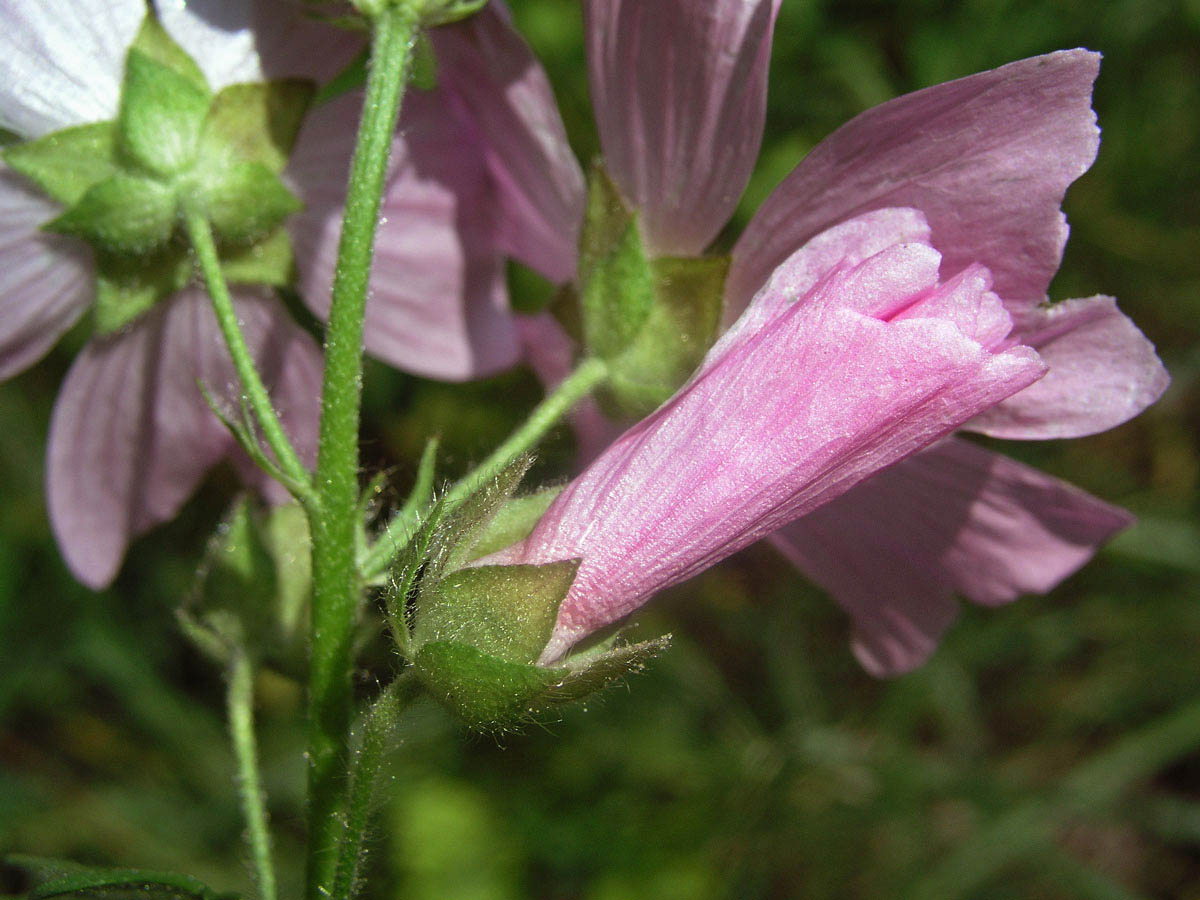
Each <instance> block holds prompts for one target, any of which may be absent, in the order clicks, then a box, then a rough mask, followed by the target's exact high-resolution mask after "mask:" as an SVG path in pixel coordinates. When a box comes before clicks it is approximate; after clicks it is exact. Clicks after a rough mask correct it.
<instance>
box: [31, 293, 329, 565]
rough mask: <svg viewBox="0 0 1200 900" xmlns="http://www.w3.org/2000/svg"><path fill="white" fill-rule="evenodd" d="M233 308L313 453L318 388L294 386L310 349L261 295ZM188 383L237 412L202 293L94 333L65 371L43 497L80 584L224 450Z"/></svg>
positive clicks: (302, 379) (175, 506)
mask: <svg viewBox="0 0 1200 900" xmlns="http://www.w3.org/2000/svg"><path fill="white" fill-rule="evenodd" d="M237 306H238V313H239V318H240V319H241V320H242V321H243V322H244V323H245V328H246V333H247V339H248V342H249V343H250V345H251V347H252V349H253V350H255V351H256V355H257V357H258V359H259V361H260V363H267V364H268V366H265V368H267V370H268V375H270V374H274V375H277V376H282V377H283V379H284V382H285V384H287V390H286V391H285V393H284V395H283V396H281V398H280V399H281V401H282V403H281V405H282V406H283V407H284V408H283V414H284V418H285V421H287V422H288V423H289V424H290V425H291V426H292V429H293V434H294V435H295V437H296V442H297V444H298V445H299V447H300V448H301V449H302V451H303V452H304V453H305V455H307V456H308V457H309V458H310V459H311V457H312V455H313V454H312V448H313V445H314V443H315V437H314V435H315V431H316V415H315V410H316V403H317V394H316V393H315V392H314V393H311V394H309V395H308V396H302V395H300V394H299V391H300V390H301V389H302V388H303V387H304V386H305V384H308V386H309V389H310V390H313V384H314V382H313V379H312V378H311V377H309V376H307V375H306V374H305V373H306V372H307V371H308V370H309V369H310V368H311V366H312V363H311V357H312V355H313V354H315V353H316V348H315V346H314V345H313V343H312V340H311V339H310V338H308V337H307V335H304V333H303V332H301V331H300V329H299V328H298V327H297V326H296V325H294V324H292V323H291V322H290V321H288V319H287V318H286V315H285V313H284V311H283V310H282V308H281V307H280V306H279V305H278V303H277V302H276V301H274V300H272V299H269V298H268V296H267V295H266V294H265V293H263V294H256V293H249V292H244V293H239V297H238V300H237ZM294 354H299V355H300V356H301V357H302V358H303V357H307V358H308V359H301V360H295V359H293V358H292V357H293V355H294ZM270 364H273V366H272V365H270ZM271 368H274V369H275V371H274V372H273V373H271V372H270V369H271ZM197 381H202V382H203V383H204V384H205V385H206V386H207V388H208V389H209V391H210V392H211V393H212V394H213V395H214V396H215V397H217V398H219V399H221V400H223V401H224V402H225V403H227V404H228V405H229V406H230V408H232V409H237V408H238V401H237V398H238V396H239V393H240V391H239V386H238V383H237V379H236V377H235V375H234V372H233V366H232V363H231V362H230V361H229V357H228V355H227V351H226V350H225V346H224V343H223V341H222V339H221V335H220V332H219V330H218V328H217V324H216V320H215V319H214V318H213V315H212V312H211V310H210V308H209V304H208V300H207V298H206V296H205V295H204V294H203V293H202V292H201V291H199V290H187V291H184V292H181V293H180V294H177V295H175V296H173V297H172V298H170V299H168V300H167V301H165V302H163V303H162V304H160V305H159V306H157V307H156V308H155V309H153V310H151V311H150V312H149V313H148V314H146V315H145V316H143V317H142V318H141V319H139V320H138V321H137V322H135V323H134V324H133V325H132V326H130V327H129V328H128V329H127V330H126V331H124V332H122V333H120V334H117V335H113V336H111V337H108V338H103V339H98V340H95V341H93V342H92V343H90V344H89V345H88V346H87V347H85V348H84V350H83V352H82V353H81V354H80V355H79V356H78V357H77V358H76V360H75V363H74V364H73V365H72V367H71V370H70V372H68V373H67V378H66V380H65V381H64V382H63V386H62V390H61V391H60V393H59V396H58V401H57V402H56V404H55V407H54V414H53V416H52V418H51V422H50V439H49V446H48V447H47V465H46V494H47V499H48V505H49V510H50V522H51V525H52V526H53V528H54V533H55V536H56V537H57V539H58V543H59V547H60V548H61V549H62V553H63V556H64V557H65V558H66V561H67V564H68V566H69V567H70V568H71V570H72V572H74V573H75V575H76V577H78V578H79V580H80V581H82V582H84V583H85V584H88V585H90V586H92V587H97V588H98V587H102V586H104V585H106V584H108V583H109V582H110V581H111V580H112V578H113V576H114V575H115V574H116V571H117V569H118V567H119V566H120V563H121V558H122V557H123V556H124V554H125V548H126V546H127V545H128V543H129V541H130V539H131V538H133V537H134V536H135V535H138V534H140V533H142V532H144V531H146V530H147V529H149V528H151V527H153V526H154V525H157V524H158V523H160V522H164V521H166V520H168V519H170V518H172V517H173V516H174V515H175V514H176V513H177V512H178V511H179V508H180V507H181V506H182V505H183V503H184V501H185V500H186V499H187V498H188V496H190V495H191V493H192V491H193V490H195V488H196V485H197V484H198V483H199V481H200V479H201V477H202V476H203V475H204V473H205V472H206V471H207V470H208V469H209V468H210V467H211V466H212V465H213V464H214V463H216V462H217V461H218V460H220V459H222V458H223V457H224V456H226V455H227V454H229V453H230V452H231V451H232V449H233V447H234V441H233V438H232V437H231V436H230V435H229V433H228V432H227V431H226V430H225V427H224V426H223V425H222V424H221V422H220V421H219V420H218V419H217V417H216V416H215V415H214V414H213V413H212V411H211V410H210V409H209V408H208V406H207V405H206V403H205V401H204V398H203V396H202V395H201V393H200V390H199V388H198V387H197Z"/></svg>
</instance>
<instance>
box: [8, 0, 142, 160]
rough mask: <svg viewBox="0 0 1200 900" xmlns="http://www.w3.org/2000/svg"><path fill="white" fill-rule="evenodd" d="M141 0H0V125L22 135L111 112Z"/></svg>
mask: <svg viewBox="0 0 1200 900" xmlns="http://www.w3.org/2000/svg"><path fill="white" fill-rule="evenodd" d="M145 15H146V5H145V3H144V2H143V0H5V2H4V3H3V4H2V5H0V125H2V126H3V127H5V128H9V129H11V130H12V131H15V132H16V133H17V134H19V135H21V136H22V137H26V138H35V137H41V136H42V135H44V134H47V133H49V132H51V131H58V130H59V129H61V128H66V127H67V126H70V125H83V124H85V123H87V122H102V121H104V120H106V119H111V118H113V117H114V116H115V115H116V112H117V98H118V91H119V87H120V83H121V74H122V70H123V66H124V60H125V51H126V49H127V48H128V47H129V45H130V43H132V42H133V38H134V36H135V35H136V34H137V30H138V26H139V25H141V22H142V18H143V17H144V16H145Z"/></svg>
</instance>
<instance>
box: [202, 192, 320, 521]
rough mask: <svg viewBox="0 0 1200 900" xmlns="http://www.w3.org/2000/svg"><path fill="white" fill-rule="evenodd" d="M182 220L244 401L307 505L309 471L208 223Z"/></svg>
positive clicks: (310, 500) (309, 499) (295, 491)
mask: <svg viewBox="0 0 1200 900" xmlns="http://www.w3.org/2000/svg"><path fill="white" fill-rule="evenodd" d="M183 221H184V228H185V229H186V231H187V234H188V239H189V240H190V241H191V243H192V248H193V250H194V251H195V254H196V265H197V266H198V268H199V269H200V272H201V274H202V275H203V276H204V281H205V283H206V285H207V286H208V295H209V298H210V299H211V301H212V308H213V313H214V314H215V315H216V317H217V324H218V325H219V326H220V328H221V334H222V335H223V336H224V338H225V346H226V347H227V348H228V349H229V355H230V357H231V358H232V360H233V365H234V368H235V369H236V370H237V373H238V378H239V379H240V380H241V383H242V390H243V392H244V396H245V398H246V402H247V403H248V404H249V406H250V409H251V410H252V411H253V412H254V416H255V418H256V419H257V424H258V427H259V429H261V431H262V435H263V438H264V439H265V440H266V442H267V446H268V447H270V448H271V452H272V453H274V454H275V461H276V463H277V464H278V466H279V467H280V470H281V472H280V474H282V475H283V476H285V478H286V480H285V486H286V487H287V488H288V490H290V491H291V492H292V493H293V494H294V495H295V496H296V499H298V500H300V501H301V502H302V503H304V504H305V505H306V506H311V504H312V503H313V501H314V500H315V494H314V492H313V490H312V475H311V473H310V472H309V471H308V469H307V467H305V465H304V463H303V462H302V461H301V460H300V456H299V455H298V454H297V453H296V450H295V448H294V447H292V443H291V441H289V440H288V436H287V432H286V431H284V428H283V424H282V423H281V422H280V421H279V415H278V414H277V413H276V412H275V407H274V406H273V405H272V403H271V395H270V394H269V393H268V392H267V387H266V385H264V384H263V381H262V378H261V377H260V376H259V374H258V369H257V368H256V367H255V365H254V359H253V357H252V356H251V355H250V349H249V347H247V346H246V337H245V335H243V334H242V328H241V325H240V324H239V323H238V316H237V311H236V310H235V309H234V308H233V299H232V298H231V297H230V295H229V286H228V285H227V284H226V283H225V276H224V275H223V274H222V272H221V261H220V257H219V256H218V254H217V245H216V242H215V241H214V240H213V233H212V226H211V225H210V224H209V222H208V220H207V219H206V218H205V217H204V214H203V213H201V212H199V211H197V210H192V209H188V210H185V212H184V220H183Z"/></svg>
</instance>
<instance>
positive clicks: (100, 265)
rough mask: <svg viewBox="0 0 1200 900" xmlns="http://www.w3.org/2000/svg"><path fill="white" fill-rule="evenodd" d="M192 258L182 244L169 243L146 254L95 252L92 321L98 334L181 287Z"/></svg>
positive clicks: (117, 326) (124, 322) (118, 326)
mask: <svg viewBox="0 0 1200 900" xmlns="http://www.w3.org/2000/svg"><path fill="white" fill-rule="evenodd" d="M191 276H192V262H191V260H190V259H189V258H188V255H187V252H186V251H185V250H183V249H182V248H181V247H177V246H175V245H173V244H169V245H167V246H166V247H164V248H163V249H162V250H161V251H160V252H158V253H154V254H151V255H149V256H141V257H132V256H123V255H120V254H113V253H107V252H99V253H97V254H96V303H95V305H94V306H93V307H92V325H93V327H94V328H95V330H96V333H97V334H98V335H105V334H110V333H112V332H114V331H119V330H120V329H122V328H124V327H125V326H126V325H128V324H129V323H130V322H132V321H133V320H134V319H136V318H137V317H138V316H140V315H141V314H142V313H144V312H146V310H148V309H150V307H152V306H153V305H154V304H155V303H157V302H158V301H159V300H162V299H163V298H164V297H166V296H168V295H169V294H173V293H174V292H175V291H178V290H180V289H182V288H183V287H184V286H185V285H186V284H187V283H188V281H190V280H191Z"/></svg>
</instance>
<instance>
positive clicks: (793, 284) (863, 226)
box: [708, 209, 929, 359]
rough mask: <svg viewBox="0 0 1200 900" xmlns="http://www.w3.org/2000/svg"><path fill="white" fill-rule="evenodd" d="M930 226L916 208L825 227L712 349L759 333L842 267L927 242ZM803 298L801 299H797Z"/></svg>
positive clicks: (783, 266) (724, 349)
mask: <svg viewBox="0 0 1200 900" xmlns="http://www.w3.org/2000/svg"><path fill="white" fill-rule="evenodd" d="M928 243H929V225H928V224H927V223H926V222H925V217H924V216H922V215H921V214H920V213H919V212H917V211H916V210H915V209H879V210H875V211H874V212H869V213H864V214H863V215H861V216H857V217H855V218H853V219H850V220H848V221H846V222H842V223H841V224H839V225H836V226H835V227H833V228H830V229H829V230H828V231H823V232H821V233H820V234H819V235H817V236H816V237H814V238H812V240H810V241H808V242H807V243H806V244H804V246H802V247H801V248H800V249H798V250H796V251H795V252H794V253H792V254H791V256H789V257H788V258H787V259H786V260H785V261H784V262H783V263H782V264H781V265H780V266H779V268H777V269H776V270H775V271H774V272H772V273H771V278H770V281H769V282H768V283H767V284H766V286H765V287H764V288H763V289H762V290H761V291H759V293H758V296H756V297H755V298H754V302H753V303H752V304H751V305H750V306H749V307H748V308H747V309H746V310H745V311H744V312H743V313H742V315H741V317H740V318H738V320H737V321H736V322H734V323H733V324H732V325H731V326H730V327H729V328H728V329H727V330H726V331H725V333H724V334H723V335H721V337H720V338H719V339H718V341H717V343H716V345H715V346H714V347H713V348H712V350H711V351H710V352H709V355H708V358H709V359H714V358H716V357H718V356H720V355H722V354H724V353H725V352H727V350H728V349H729V348H730V347H732V346H733V345H735V344H741V343H742V342H743V341H745V340H746V339H748V338H750V337H752V336H753V335H755V334H757V333H758V332H759V331H760V330H761V329H762V327H763V326H764V325H765V324H766V323H767V322H769V321H770V320H771V319H773V318H775V317H776V316H777V315H779V313H780V311H781V310H782V309H783V308H784V307H786V306H788V305H790V304H792V303H800V302H804V298H806V296H807V295H808V294H809V293H810V292H811V291H812V289H813V288H814V287H816V286H817V284H819V283H820V282H821V281H822V280H823V279H825V278H827V277H828V276H829V275H830V273H832V272H833V271H834V270H835V269H836V268H837V267H838V266H857V265H859V264H860V263H862V262H863V261H865V260H866V259H868V258H870V257H872V256H874V255H875V254H877V253H879V252H881V251H883V250H885V249H887V248H888V247H891V246H893V245H896V244H928ZM797 298H800V299H797Z"/></svg>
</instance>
